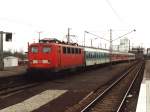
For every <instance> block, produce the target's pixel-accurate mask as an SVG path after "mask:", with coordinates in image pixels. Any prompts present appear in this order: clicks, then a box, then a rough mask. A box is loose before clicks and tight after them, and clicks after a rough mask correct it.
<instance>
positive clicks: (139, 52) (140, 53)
mask: <svg viewBox="0 0 150 112" xmlns="http://www.w3.org/2000/svg"><path fill="white" fill-rule="evenodd" d="M130 52H131V53H134V54H135V55H136V58H144V48H141V47H137V48H132V49H131V51H130Z"/></svg>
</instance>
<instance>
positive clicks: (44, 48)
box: [43, 47, 51, 53]
mask: <svg viewBox="0 0 150 112" xmlns="http://www.w3.org/2000/svg"><path fill="white" fill-rule="evenodd" d="M50 51H51V48H50V47H43V53H49V52H50Z"/></svg>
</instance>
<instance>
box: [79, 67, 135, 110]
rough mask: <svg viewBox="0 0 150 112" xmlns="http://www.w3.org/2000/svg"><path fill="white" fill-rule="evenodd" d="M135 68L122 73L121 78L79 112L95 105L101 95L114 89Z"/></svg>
mask: <svg viewBox="0 0 150 112" xmlns="http://www.w3.org/2000/svg"><path fill="white" fill-rule="evenodd" d="M135 69H136V67H135V65H133V66H132V67H131V68H130V69H129V70H128V71H127V72H125V73H123V75H121V77H119V78H118V79H117V80H116V81H115V82H114V83H112V84H111V85H110V86H109V87H108V88H106V89H105V90H104V91H103V92H102V93H101V94H100V95H98V96H97V97H96V98H95V99H94V100H93V101H91V102H90V103H89V104H88V105H87V106H86V107H84V108H83V109H82V110H81V112H87V111H88V110H89V109H90V108H91V107H92V106H93V105H94V104H95V103H96V101H97V100H99V99H100V98H101V97H103V95H105V94H106V93H107V92H108V91H109V90H110V89H111V88H112V87H114V86H115V85H116V84H117V83H119V82H120V81H121V79H123V78H124V77H125V76H126V75H127V74H129V72H131V71H132V70H135Z"/></svg>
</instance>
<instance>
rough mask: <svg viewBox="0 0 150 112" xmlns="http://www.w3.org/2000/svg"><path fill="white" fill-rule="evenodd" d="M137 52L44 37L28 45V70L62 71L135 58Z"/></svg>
mask: <svg viewBox="0 0 150 112" xmlns="http://www.w3.org/2000/svg"><path fill="white" fill-rule="evenodd" d="M134 59H135V54H132V53H121V52H114V51H113V52H112V53H111V55H110V52H109V50H104V49H98V48H90V47H83V46H78V45H77V44H67V43H65V42H61V41H59V40H57V39H43V40H40V42H39V43H32V44H30V45H29V46H28V70H29V71H32V70H50V71H55V72H56V71H60V70H65V69H71V68H77V67H88V66H94V65H99V64H106V63H110V60H111V61H112V62H120V61H127V60H134Z"/></svg>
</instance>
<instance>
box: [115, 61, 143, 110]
mask: <svg viewBox="0 0 150 112" xmlns="http://www.w3.org/2000/svg"><path fill="white" fill-rule="evenodd" d="M142 65H143V63H142V64H141V67H140V69H139V70H138V71H137V73H136V75H135V77H134V79H133V81H132V83H131V84H130V86H129V88H128V90H127V92H126V94H125V95H124V97H123V99H122V101H121V103H120V105H119V107H118V109H117V111H116V112H120V110H121V108H122V106H123V103H124V101H125V99H126V98H127V95H128V94H129V92H130V90H131V88H132V86H133V84H134V82H135V81H136V79H137V77H138V76H139V73H140V71H141V70H142V68H143V66H142Z"/></svg>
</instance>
